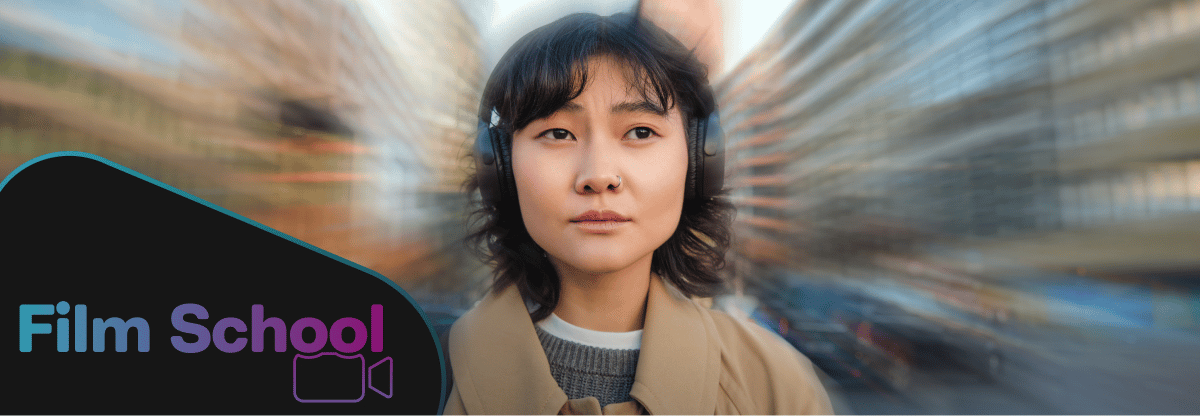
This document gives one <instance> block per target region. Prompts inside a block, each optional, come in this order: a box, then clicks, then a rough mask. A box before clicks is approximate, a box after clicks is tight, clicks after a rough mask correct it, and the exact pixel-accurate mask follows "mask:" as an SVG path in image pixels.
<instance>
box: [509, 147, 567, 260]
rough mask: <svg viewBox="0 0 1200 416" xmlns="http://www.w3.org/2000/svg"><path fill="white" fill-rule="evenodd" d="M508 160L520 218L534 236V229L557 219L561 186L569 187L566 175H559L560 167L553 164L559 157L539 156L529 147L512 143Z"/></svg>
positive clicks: (562, 194)
mask: <svg viewBox="0 0 1200 416" xmlns="http://www.w3.org/2000/svg"><path fill="white" fill-rule="evenodd" d="M512 160H513V167H512V169H513V179H514V180H515V182H516V184H517V201H518V202H519V204H520V207H521V218H524V220H525V226H526V228H528V229H529V232H530V234H531V235H533V236H534V237H535V238H536V237H537V234H538V232H537V230H538V229H540V228H544V227H545V226H546V225H547V224H546V223H547V222H548V221H551V219H552V218H557V216H558V214H559V212H558V211H559V210H560V209H561V207H563V206H564V205H565V203H566V193H565V192H563V189H570V188H569V186H570V184H569V178H567V177H566V176H565V175H563V174H562V172H563V169H564V167H562V166H558V165H556V162H557V161H558V160H560V159H559V158H553V157H543V156H541V155H539V154H537V149H536V148H531V146H521V145H520V143H517V144H514V146H513V158H512Z"/></svg>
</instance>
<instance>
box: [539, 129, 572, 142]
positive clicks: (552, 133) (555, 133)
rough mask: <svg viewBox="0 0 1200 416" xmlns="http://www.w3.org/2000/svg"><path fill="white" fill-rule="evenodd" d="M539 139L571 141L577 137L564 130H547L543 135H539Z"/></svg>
mask: <svg viewBox="0 0 1200 416" xmlns="http://www.w3.org/2000/svg"><path fill="white" fill-rule="evenodd" d="M538 137H545V138H548V139H554V140H569V139H574V138H575V136H574V135H573V134H571V132H569V131H566V130H563V129H550V130H546V131H544V132H542V134H541V135H539V136H538Z"/></svg>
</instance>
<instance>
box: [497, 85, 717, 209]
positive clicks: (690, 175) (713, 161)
mask: <svg viewBox="0 0 1200 416" xmlns="http://www.w3.org/2000/svg"><path fill="white" fill-rule="evenodd" d="M710 97H711V96H710ZM709 108H714V109H715V108H716V106H709ZM491 113H492V112H491V111H480V114H481V115H483V114H491ZM687 141H688V172H687V184H686V185H685V189H684V200H685V201H690V200H692V199H693V198H710V197H712V196H714V195H716V194H717V193H718V192H720V191H721V187H722V186H724V183H725V133H724V131H723V130H721V117H720V115H718V114H717V112H716V111H713V112H712V113H710V114H708V115H707V116H703V117H695V116H691V117H689V119H688V126H687ZM475 168H476V175H477V177H478V181H479V192H480V194H481V196H482V197H483V201H484V203H485V204H487V205H490V206H500V204H501V203H502V202H505V201H512V202H515V201H516V200H517V183H516V179H514V178H513V171H512V135H511V134H509V133H506V132H504V130H503V129H501V128H500V127H499V126H496V125H493V123H492V122H491V121H488V120H484V119H482V118H481V119H480V120H479V132H478V134H477V135H476V136H475Z"/></svg>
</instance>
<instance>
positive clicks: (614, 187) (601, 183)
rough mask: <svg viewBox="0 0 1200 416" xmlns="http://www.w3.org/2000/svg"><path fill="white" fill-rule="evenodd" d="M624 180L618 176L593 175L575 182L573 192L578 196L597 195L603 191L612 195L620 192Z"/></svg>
mask: <svg viewBox="0 0 1200 416" xmlns="http://www.w3.org/2000/svg"><path fill="white" fill-rule="evenodd" d="M623 181H624V180H623V179H622V178H621V176H620V175H595V176H590V177H586V178H583V179H582V180H580V181H577V182H575V192H577V193H579V194H583V195H586V194H598V193H601V192H603V191H611V192H613V193H616V192H620V191H621V185H622V182H623Z"/></svg>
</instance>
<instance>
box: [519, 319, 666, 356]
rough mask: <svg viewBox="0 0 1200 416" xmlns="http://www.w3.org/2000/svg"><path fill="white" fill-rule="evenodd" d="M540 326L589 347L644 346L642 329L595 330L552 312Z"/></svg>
mask: <svg viewBox="0 0 1200 416" xmlns="http://www.w3.org/2000/svg"><path fill="white" fill-rule="evenodd" d="M537 326H538V328H541V329H542V330H543V331H546V332H547V333H549V334H550V335H554V336H556V337H558V338H562V339H564V340H567V341H571V342H574V343H577V344H583V345H587V346H589V347H597V348H608V349H614V350H638V349H641V348H642V330H640V329H639V330H637V331H629V332H603V331H594V330H591V329H587V328H581V327H578V326H575V325H572V324H571V323H570V322H567V321H564V320H562V318H559V317H558V315H555V314H553V313H551V314H550V316H549V317H547V318H546V319H543V320H541V321H540V322H538V323H537Z"/></svg>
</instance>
